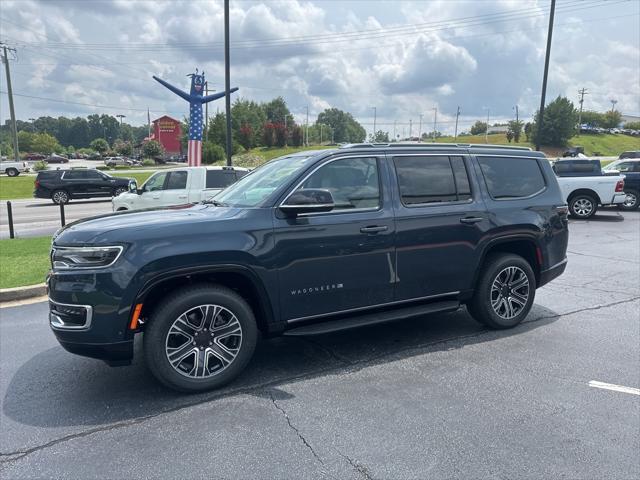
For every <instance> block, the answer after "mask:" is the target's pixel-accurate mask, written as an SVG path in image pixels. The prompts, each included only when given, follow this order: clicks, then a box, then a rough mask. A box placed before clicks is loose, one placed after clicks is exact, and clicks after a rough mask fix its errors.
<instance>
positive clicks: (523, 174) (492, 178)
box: [478, 157, 545, 198]
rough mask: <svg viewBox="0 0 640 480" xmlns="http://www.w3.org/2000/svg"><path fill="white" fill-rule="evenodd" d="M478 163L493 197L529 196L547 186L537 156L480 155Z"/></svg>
mask: <svg viewBox="0 0 640 480" xmlns="http://www.w3.org/2000/svg"><path fill="white" fill-rule="evenodd" d="M478 163H480V167H481V168H482V173H483V174H484V179H485V181H486V184H487V189H488V190H489V193H490V194H491V196H492V197H493V198H517V197H528V196H529V195H533V194H534V193H537V192H539V191H541V190H542V189H543V188H544V186H545V183H544V177H543V176H542V171H541V170H540V167H539V166H538V161H537V160H536V159H535V158H517V157H514V158H510V157H478Z"/></svg>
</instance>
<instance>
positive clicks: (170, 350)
mask: <svg viewBox="0 0 640 480" xmlns="http://www.w3.org/2000/svg"><path fill="white" fill-rule="evenodd" d="M241 345H242V326H241V325H240V322H239V321H238V319H237V317H236V316H235V315H234V314H233V313H232V312H231V311H230V310H228V309H226V308H224V307H222V306H220V305H199V306H197V307H193V308H191V309H189V310H187V311H186V312H184V313H183V314H182V315H180V316H179V317H178V318H177V319H176V320H175V321H174V322H173V324H171V327H170V328H169V332H168V333H167V338H166V343H165V354H166V356H167V360H169V363H170V364H171V366H172V367H173V368H174V370H175V371H177V372H178V373H180V374H181V375H184V376H186V377H190V378H211V377H213V376H214V375H217V374H219V373H220V372H222V371H223V370H224V369H226V368H227V367H228V366H229V365H231V364H232V363H233V361H234V360H235V359H236V357H237V356H238V353H239V352H240V346H241Z"/></svg>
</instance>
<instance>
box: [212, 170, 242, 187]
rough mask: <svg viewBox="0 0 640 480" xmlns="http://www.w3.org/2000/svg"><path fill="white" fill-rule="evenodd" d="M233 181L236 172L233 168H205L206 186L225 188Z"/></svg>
mask: <svg viewBox="0 0 640 480" xmlns="http://www.w3.org/2000/svg"><path fill="white" fill-rule="evenodd" d="M238 178H239V177H238ZM235 181H236V172H234V171H233V170H207V188H225V187H228V186H229V185H231V184H232V183H235Z"/></svg>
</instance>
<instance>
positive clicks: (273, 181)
mask: <svg viewBox="0 0 640 480" xmlns="http://www.w3.org/2000/svg"><path fill="white" fill-rule="evenodd" d="M310 156H311V155H296V156H288V157H280V158H276V159H274V160H271V161H270V162H268V163H265V164H264V165H262V166H261V167H259V168H257V169H256V170H254V171H253V172H251V173H250V174H249V175H246V176H244V177H242V179H240V180H239V181H238V182H236V183H234V184H233V185H231V186H230V187H228V188H226V189H225V190H223V191H222V192H220V193H219V194H218V195H216V196H215V200H216V201H217V202H219V203H221V204H224V205H228V206H230V207H256V206H258V205H260V204H261V203H262V202H264V201H265V200H266V199H267V197H269V195H271V194H272V193H273V192H274V191H276V190H277V189H278V188H280V187H282V186H283V185H285V184H286V183H287V182H288V181H289V180H290V179H291V178H292V177H293V176H294V175H295V174H296V173H297V172H298V171H299V170H300V168H302V167H303V166H304V164H305V163H306V161H307V159H308V158H309V157H310Z"/></svg>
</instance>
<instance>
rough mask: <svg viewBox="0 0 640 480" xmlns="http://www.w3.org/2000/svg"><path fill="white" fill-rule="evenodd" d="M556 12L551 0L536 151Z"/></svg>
mask: <svg viewBox="0 0 640 480" xmlns="http://www.w3.org/2000/svg"><path fill="white" fill-rule="evenodd" d="M555 12H556V0H551V10H550V11H549V31H548V33H547V53H546V55H545V58H544V74H543V76H542V94H541V95H540V111H539V112H538V128H537V132H536V139H535V140H536V150H538V151H539V150H540V135H541V134H542V126H543V124H544V103H545V97H546V96H547V77H548V76H549V57H550V56H551V37H552V35H553V16H554V14H555ZM487 128H488V126H487Z"/></svg>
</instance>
